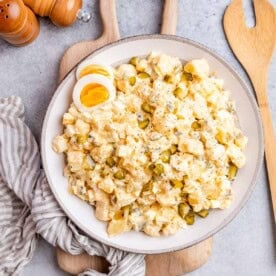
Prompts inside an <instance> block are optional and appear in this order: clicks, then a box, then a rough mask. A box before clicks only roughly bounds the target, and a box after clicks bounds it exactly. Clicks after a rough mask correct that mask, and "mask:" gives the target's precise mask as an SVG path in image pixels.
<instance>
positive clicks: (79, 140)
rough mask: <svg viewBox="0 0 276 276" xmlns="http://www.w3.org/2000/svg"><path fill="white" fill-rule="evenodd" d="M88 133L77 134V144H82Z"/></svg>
mask: <svg viewBox="0 0 276 276" xmlns="http://www.w3.org/2000/svg"><path fill="white" fill-rule="evenodd" d="M87 139H88V135H78V136H77V142H78V144H83V143H85V142H86V141H87Z"/></svg>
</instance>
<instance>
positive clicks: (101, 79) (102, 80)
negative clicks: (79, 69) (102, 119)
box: [73, 74, 116, 112]
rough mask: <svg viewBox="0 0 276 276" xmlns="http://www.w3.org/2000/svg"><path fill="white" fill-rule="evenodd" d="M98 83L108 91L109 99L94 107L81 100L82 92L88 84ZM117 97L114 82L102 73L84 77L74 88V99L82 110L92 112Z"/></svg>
mask: <svg viewBox="0 0 276 276" xmlns="http://www.w3.org/2000/svg"><path fill="white" fill-rule="evenodd" d="M92 83H96V84H100V85H102V86H104V87H105V88H106V89H107V91H108V93H109V98H108V100H107V101H105V102H103V103H100V104H98V105H95V106H92V107H87V106H85V105H84V104H82V102H81V98H80V97H81V92H82V90H83V88H84V87H85V86H86V85H89V84H92ZM115 97H116V89H115V87H114V85H113V82H112V81H111V80H110V79H109V78H108V77H105V76H103V75H100V74H90V75H87V76H84V77H82V78H81V79H80V80H78V81H77V83H76V85H75V87H74V90H73V101H74V104H75V105H76V107H77V108H78V109H79V111H81V112H91V111H93V110H94V109H95V108H99V107H100V106H102V105H104V104H106V103H108V102H110V101H113V100H114V99H115Z"/></svg>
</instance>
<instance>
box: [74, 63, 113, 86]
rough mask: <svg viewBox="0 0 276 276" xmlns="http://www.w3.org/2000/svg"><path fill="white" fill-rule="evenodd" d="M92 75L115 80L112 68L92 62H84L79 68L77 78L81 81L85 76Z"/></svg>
mask: <svg viewBox="0 0 276 276" xmlns="http://www.w3.org/2000/svg"><path fill="white" fill-rule="evenodd" d="M91 74H99V75H102V76H105V77H107V78H109V79H110V80H112V81H113V79H114V74H113V69H112V67H110V66H107V65H104V64H94V63H93V62H91V61H90V60H87V61H84V62H82V63H81V64H80V65H79V67H78V68H77V72H76V77H77V79H78V80H79V79H81V78H83V77H84V76H87V75H91Z"/></svg>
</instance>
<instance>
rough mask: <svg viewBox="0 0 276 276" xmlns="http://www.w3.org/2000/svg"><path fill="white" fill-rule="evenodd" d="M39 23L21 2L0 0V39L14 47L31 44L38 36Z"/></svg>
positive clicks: (17, 0)
mask: <svg viewBox="0 0 276 276" xmlns="http://www.w3.org/2000/svg"><path fill="white" fill-rule="evenodd" d="M39 30H40V28H39V22H38V20H37V18H36V16H35V15H34V13H33V12H32V11H31V10H30V9H29V8H28V7H26V6H25V5H24V3H23V1H22V0H0V37H1V38H3V39H4V40H6V41H7V42H9V43H11V44H13V45H15V46H23V45H26V44H28V43H31V42H32V41H33V40H34V39H35V38H36V37H37V36H38V34H39Z"/></svg>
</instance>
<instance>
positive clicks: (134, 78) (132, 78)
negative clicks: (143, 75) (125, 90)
mask: <svg viewBox="0 0 276 276" xmlns="http://www.w3.org/2000/svg"><path fill="white" fill-rule="evenodd" d="M128 82H129V84H130V85H131V86H133V85H135V83H136V77H135V76H132V77H129V79H128Z"/></svg>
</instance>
